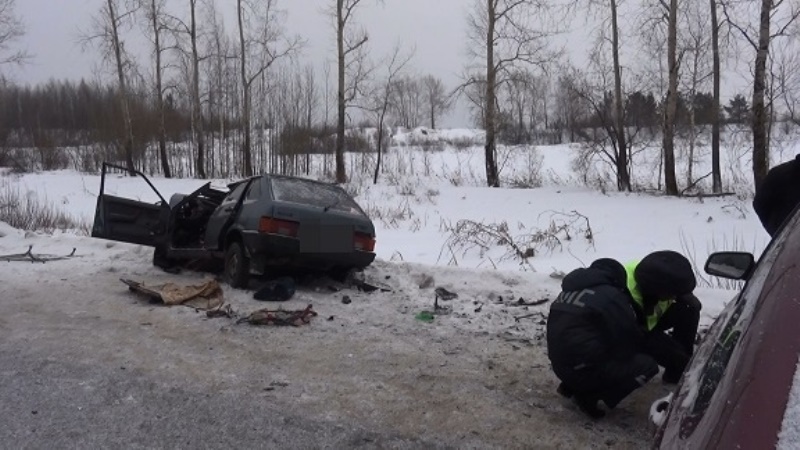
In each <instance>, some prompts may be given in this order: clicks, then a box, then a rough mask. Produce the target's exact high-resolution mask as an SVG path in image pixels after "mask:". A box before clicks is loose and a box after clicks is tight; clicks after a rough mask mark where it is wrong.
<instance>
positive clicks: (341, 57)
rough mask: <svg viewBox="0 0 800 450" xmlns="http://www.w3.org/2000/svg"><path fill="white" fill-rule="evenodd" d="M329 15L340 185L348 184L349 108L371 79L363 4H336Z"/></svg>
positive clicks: (350, 0)
mask: <svg viewBox="0 0 800 450" xmlns="http://www.w3.org/2000/svg"><path fill="white" fill-rule="evenodd" d="M335 2H336V4H335V5H334V6H333V8H332V9H331V10H329V12H328V13H329V14H330V15H331V17H333V19H334V24H335V29H336V63H337V83H338V84H337V97H336V98H337V101H336V113H337V119H336V182H337V183H344V182H346V181H347V170H346V168H345V165H344V138H345V135H344V133H345V118H346V114H347V108H348V106H349V105H351V104H352V102H353V101H354V100H355V99H356V98H358V96H359V95H361V94H362V87H363V86H362V85H363V83H364V81H365V80H366V78H367V76H368V75H369V72H370V69H369V67H368V65H367V58H366V56H367V52H366V45H367V41H368V40H369V36H368V35H367V31H366V30H365V29H363V28H356V24H355V23H354V22H353V21H354V19H355V12H356V10H357V9H358V7H359V6H360V5H361V4H362V3H363V0H335Z"/></svg>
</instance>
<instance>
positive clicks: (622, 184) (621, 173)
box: [611, 0, 631, 191]
mask: <svg viewBox="0 0 800 450" xmlns="http://www.w3.org/2000/svg"><path fill="white" fill-rule="evenodd" d="M611 48H612V53H613V59H614V127H615V128H616V132H617V147H618V148H617V151H618V155H617V189H619V190H620V191H630V190H631V177H630V173H629V172H628V143H627V138H626V135H625V109H624V99H623V98H622V73H621V69H620V62H619V25H618V24H617V0H611Z"/></svg>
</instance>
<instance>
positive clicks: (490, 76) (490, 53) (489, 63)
mask: <svg viewBox="0 0 800 450" xmlns="http://www.w3.org/2000/svg"><path fill="white" fill-rule="evenodd" d="M486 4H487V6H488V16H487V17H488V23H487V27H486V108H485V112H484V128H486V143H485V147H484V150H485V155H484V156H485V159H486V184H487V185H488V186H489V187H500V180H499V178H498V173H497V162H496V161H495V153H496V151H497V143H496V139H497V137H496V135H495V132H496V127H497V123H496V122H497V121H496V118H495V105H496V101H497V99H496V92H495V89H496V88H497V86H496V84H497V69H496V67H495V65H494V40H495V36H494V30H495V28H494V27H495V24H496V21H497V16H496V14H495V2H494V0H487V1H486Z"/></svg>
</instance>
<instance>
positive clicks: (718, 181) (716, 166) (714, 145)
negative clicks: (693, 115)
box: [710, 0, 722, 194]
mask: <svg viewBox="0 0 800 450" xmlns="http://www.w3.org/2000/svg"><path fill="white" fill-rule="evenodd" d="M710 3H711V52H712V54H713V58H714V68H713V74H714V93H713V96H714V99H713V103H712V106H711V112H712V114H713V117H712V118H711V180H712V181H711V190H712V191H713V192H714V193H715V194H719V193H721V192H722V169H721V168H720V158H719V128H720V124H719V89H720V61H719V21H718V20H717V0H710Z"/></svg>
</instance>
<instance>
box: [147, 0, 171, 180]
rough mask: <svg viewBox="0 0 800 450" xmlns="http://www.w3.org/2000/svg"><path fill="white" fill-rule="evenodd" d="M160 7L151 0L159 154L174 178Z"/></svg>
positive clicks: (169, 176)
mask: <svg viewBox="0 0 800 450" xmlns="http://www.w3.org/2000/svg"><path fill="white" fill-rule="evenodd" d="M159 11H160V9H159V7H158V6H157V5H156V0H150V14H151V17H150V19H151V21H152V25H153V43H154V45H155V48H154V51H155V57H156V61H155V63H156V64H155V71H156V108H157V109H158V154H159V156H160V157H161V170H162V171H163V172H164V176H165V177H166V178H172V172H171V171H170V168H169V159H167V130H166V126H165V124H164V88H163V82H162V80H161V78H162V74H161V70H162V69H161V52H162V51H163V49H162V48H161V26H160V25H159V23H158V19H159Z"/></svg>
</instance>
